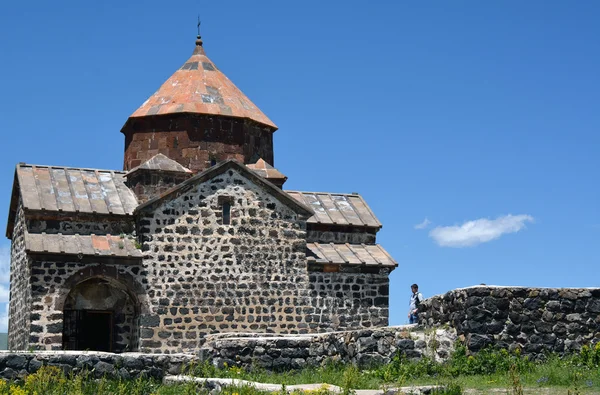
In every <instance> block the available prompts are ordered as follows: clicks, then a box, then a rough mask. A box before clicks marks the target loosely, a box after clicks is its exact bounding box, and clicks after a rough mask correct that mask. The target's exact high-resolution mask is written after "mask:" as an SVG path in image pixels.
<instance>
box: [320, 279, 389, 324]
mask: <svg viewBox="0 0 600 395" xmlns="http://www.w3.org/2000/svg"><path fill="white" fill-rule="evenodd" d="M310 304H311V305H312V306H313V308H314V314H313V317H314V319H313V322H312V323H311V324H310V325H311V327H315V328H319V330H320V331H340V330H350V329H359V328H372V327H381V326H387V325H388V315H389V272H388V271H387V270H385V269H383V272H382V273H377V274H374V273H344V272H334V273H323V272H311V273H310Z"/></svg>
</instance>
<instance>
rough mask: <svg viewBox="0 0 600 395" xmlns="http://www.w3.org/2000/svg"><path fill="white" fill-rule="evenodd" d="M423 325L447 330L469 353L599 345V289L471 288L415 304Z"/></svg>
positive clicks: (535, 351) (539, 352)
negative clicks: (489, 348) (492, 347)
mask: <svg viewBox="0 0 600 395" xmlns="http://www.w3.org/2000/svg"><path fill="white" fill-rule="evenodd" d="M421 311H422V314H421V319H422V322H423V323H425V324H427V325H438V326H439V325H450V326H451V327H453V328H456V330H457V332H458V334H459V335H463V336H464V337H465V341H466V344H467V346H468V348H469V349H470V350H471V351H478V350H480V349H482V348H483V347H485V346H488V345H495V346H497V347H501V348H508V349H515V348H517V347H518V348H520V349H522V350H523V352H524V353H526V354H530V355H534V356H535V355H542V354H543V353H544V352H547V351H550V352H558V353H568V352H573V351H577V350H579V349H580V348H581V346H582V345H584V344H594V343H597V342H600V288H524V287H491V286H477V287H471V288H463V289H456V290H453V291H450V292H448V293H446V294H445V295H439V296H434V297H432V298H429V299H427V300H425V301H424V302H423V304H422V305H421Z"/></svg>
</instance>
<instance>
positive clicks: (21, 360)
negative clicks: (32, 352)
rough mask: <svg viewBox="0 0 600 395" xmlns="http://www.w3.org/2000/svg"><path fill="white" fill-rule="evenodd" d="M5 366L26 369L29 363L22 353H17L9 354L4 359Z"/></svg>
mask: <svg viewBox="0 0 600 395" xmlns="http://www.w3.org/2000/svg"><path fill="white" fill-rule="evenodd" d="M5 363H6V366H7V367H9V368H11V369H14V370H21V369H26V368H27V365H28V364H29V360H28V358H25V357H24V356H23V355H19V354H11V355H9V356H8V357H7V358H6V360H5Z"/></svg>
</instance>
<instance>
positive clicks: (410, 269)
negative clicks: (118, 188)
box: [0, 0, 600, 329]
mask: <svg viewBox="0 0 600 395" xmlns="http://www.w3.org/2000/svg"><path fill="white" fill-rule="evenodd" d="M198 13H200V15H201V18H202V20H203V25H202V37H203V39H204V43H205V49H206V51H207V54H208V56H209V57H210V58H211V59H212V60H213V61H214V62H215V63H216V64H217V65H218V67H219V68H220V69H221V70H222V71H223V72H225V74H226V75H227V76H228V77H229V78H230V79H231V80H232V81H233V82H234V83H235V84H236V85H237V86H238V87H239V88H240V89H241V90H242V91H244V93H245V94H246V95H247V96H248V97H250V98H251V99H252V100H253V101H254V103H255V104H257V105H258V106H259V107H260V108H261V109H262V110H263V111H264V112H265V113H266V114H267V115H268V116H269V117H270V118H271V119H272V120H273V121H274V122H275V123H276V124H277V125H278V126H279V128H280V129H279V130H278V131H277V132H276V133H275V165H276V167H277V168H278V169H279V170H281V171H282V172H283V173H284V174H286V175H287V176H288V177H289V181H288V182H287V184H286V187H287V188H288V189H298V190H314V191H331V192H359V193H361V194H362V195H363V197H364V198H365V199H366V200H367V202H368V203H369V204H370V205H371V207H372V209H373V211H374V212H375V214H376V215H377V216H378V217H379V219H380V220H381V222H382V223H383V224H384V227H383V229H382V230H381V232H380V233H379V235H378V241H379V242H380V243H381V244H382V245H383V246H384V247H385V248H386V249H387V250H388V251H389V252H390V253H391V254H392V256H393V257H394V258H395V259H396V260H397V261H398V263H399V267H398V269H397V270H396V271H395V272H394V273H393V274H392V276H391V281H392V287H391V289H392V290H391V300H390V304H391V308H390V323H391V324H403V323H405V322H406V310H407V307H408V298H409V294H410V289H409V286H410V284H411V283H413V282H417V283H419V285H420V286H421V291H422V293H423V294H424V296H426V297H428V296H431V295H434V294H439V293H444V292H446V291H448V290H451V289H453V288H457V287H464V286H470V285H476V284H480V283H486V284H496V285H526V286H548V287H559V286H564V287H580V286H581V287H591V286H598V278H597V277H598V261H599V259H598V258H599V255H600V253H599V248H598V246H599V245H600V244H599V243H598V240H599V238H600V209H599V207H600V204H599V203H600V183H599V182H598V170H599V169H600V159H599V155H598V151H599V148H600V133H599V129H600V111H599V103H600V73H599V72H598V70H600V51H598V48H599V47H600V45H599V44H600V43H599V41H600V25H599V24H598V23H597V17H598V15H599V14H600V3H598V2H596V1H577V2H570V3H569V2H559V1H533V0H531V1H527V2H517V1H504V2H477V1H453V2H435V3H434V2H413V4H411V3H409V2H400V1H386V2H384V1H372V2H363V1H328V2H323V1H314V0H309V1H303V2H281V1H262V2H247V1H228V2H198V1H187V0H182V1H179V2H177V3H176V5H175V3H169V2H159V1H155V0H147V1H144V2H133V1H128V2H123V1H112V0H107V1H103V2H93V3H91V2H81V1H60V2H58V3H57V2H43V1H39V0H37V1H36V0H34V1H31V2H7V3H6V4H3V5H2V11H1V12H0V36H1V37H2V52H1V55H0V58H1V59H2V61H1V62H0V75H1V76H2V95H0V121H1V124H0V125H1V126H0V127H1V130H2V137H3V145H2V147H3V149H2V155H0V191H3V192H2V193H0V207H3V208H4V211H1V212H0V216H1V217H0V218H1V219H2V220H1V221H0V222H1V223H2V224H6V218H7V212H8V203H9V198H10V189H11V185H12V181H13V175H14V166H15V164H16V163H17V162H20V161H23V162H28V163H33V164H46V165H67V166H82V167H98V168H110V169H120V168H121V167H122V156H123V142H124V140H123V136H122V135H121V134H120V133H119V130H120V128H121V127H122V126H123V124H124V123H125V121H126V119H127V117H128V116H129V115H130V114H131V113H132V112H133V111H134V110H135V109H136V108H137V107H139V106H140V105H141V104H142V103H143V102H144V101H145V100H146V98H147V97H149V96H150V95H151V94H152V93H153V92H154V91H155V90H156V89H157V88H158V87H159V86H160V85H161V84H162V83H163V82H164V81H165V80H166V79H167V78H168V77H169V76H170V75H171V74H172V73H173V72H174V71H175V70H176V69H177V68H178V67H180V66H181V64H183V62H184V61H185V60H186V59H187V58H188V57H189V56H190V55H191V52H192V50H193V46H194V39H195V34H196V25H195V23H196V15H197V14H198ZM419 225H420V226H419ZM419 228H420V229H419ZM9 246H10V241H9V240H6V239H5V240H4V241H0V261H1V262H2V265H0V283H3V284H4V285H3V287H2V288H0V302H4V303H5V302H6V301H7V299H8V293H7V281H8V276H7V270H8V248H9ZM0 311H5V309H4V308H2V306H1V305H0ZM1 321H2V323H0V329H2V326H4V327H5V326H6V318H4V319H2V320H1Z"/></svg>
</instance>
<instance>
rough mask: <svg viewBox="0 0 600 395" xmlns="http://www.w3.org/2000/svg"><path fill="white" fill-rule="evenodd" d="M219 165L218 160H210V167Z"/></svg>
mask: <svg viewBox="0 0 600 395" xmlns="http://www.w3.org/2000/svg"><path fill="white" fill-rule="evenodd" d="M216 164H217V160H216V159H215V158H210V166H211V167H212V166H214V165H216Z"/></svg>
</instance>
